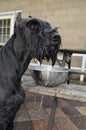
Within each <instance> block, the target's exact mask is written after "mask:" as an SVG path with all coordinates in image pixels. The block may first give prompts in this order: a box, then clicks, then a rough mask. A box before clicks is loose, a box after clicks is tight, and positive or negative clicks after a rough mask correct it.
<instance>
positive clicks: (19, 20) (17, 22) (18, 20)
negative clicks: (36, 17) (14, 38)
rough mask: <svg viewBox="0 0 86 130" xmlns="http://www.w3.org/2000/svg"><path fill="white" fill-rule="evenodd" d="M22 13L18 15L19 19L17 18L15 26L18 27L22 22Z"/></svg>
mask: <svg viewBox="0 0 86 130" xmlns="http://www.w3.org/2000/svg"><path fill="white" fill-rule="evenodd" d="M21 19H22V18H21V12H19V13H18V14H17V17H16V21H15V25H16V26H18V25H19V24H20V22H21Z"/></svg>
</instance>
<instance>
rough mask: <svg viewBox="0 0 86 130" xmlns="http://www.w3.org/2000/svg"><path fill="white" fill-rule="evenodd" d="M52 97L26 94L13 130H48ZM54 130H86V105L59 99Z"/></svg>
mask: <svg viewBox="0 0 86 130" xmlns="http://www.w3.org/2000/svg"><path fill="white" fill-rule="evenodd" d="M51 107H52V97H49V96H43V95H39V94H33V93H29V92H26V99H25V102H24V103H23V104H22V106H21V108H20V109H19V111H18V112H17V114H16V118H15V120H14V129H13V130H47V125H48V119H49V115H50V112H51ZM52 130H86V103H84V102H77V101H71V100H65V99H61V98H59V99H58V107H57V108H56V113H55V118H54V123H53V128H52Z"/></svg>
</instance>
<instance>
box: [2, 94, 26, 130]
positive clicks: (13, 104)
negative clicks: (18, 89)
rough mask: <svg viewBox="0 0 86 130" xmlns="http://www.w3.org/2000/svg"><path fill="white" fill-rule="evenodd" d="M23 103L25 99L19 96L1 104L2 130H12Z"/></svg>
mask: <svg viewBox="0 0 86 130" xmlns="http://www.w3.org/2000/svg"><path fill="white" fill-rule="evenodd" d="M23 102H24V97H23V96H21V95H18V94H15V95H13V96H12V97H10V98H7V99H4V100H2V101H1V102H0V130H10V129H9V128H10V125H11V126H12V122H13V119H14V117H15V114H16V112H17V111H18V109H19V107H20V105H21V104H22V103H23Z"/></svg>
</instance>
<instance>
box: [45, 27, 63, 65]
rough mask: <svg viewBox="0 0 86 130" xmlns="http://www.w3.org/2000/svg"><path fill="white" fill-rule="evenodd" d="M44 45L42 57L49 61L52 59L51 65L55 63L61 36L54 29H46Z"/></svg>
mask: <svg viewBox="0 0 86 130" xmlns="http://www.w3.org/2000/svg"><path fill="white" fill-rule="evenodd" d="M44 32H45V34H46V38H47V41H46V46H45V49H44V57H46V59H47V60H48V61H49V60H50V59H51V60H52V65H54V64H55V62H56V59H57V53H58V50H59V48H60V45H61V36H60V34H59V33H58V32H57V31H56V29H52V30H51V29H46V30H45V31H44Z"/></svg>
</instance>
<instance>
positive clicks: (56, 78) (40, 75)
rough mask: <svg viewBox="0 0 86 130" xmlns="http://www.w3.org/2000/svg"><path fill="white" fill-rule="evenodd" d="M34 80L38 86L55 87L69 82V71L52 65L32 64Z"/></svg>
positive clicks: (31, 69)
mask: <svg viewBox="0 0 86 130" xmlns="http://www.w3.org/2000/svg"><path fill="white" fill-rule="evenodd" d="M29 70H30V73H31V76H32V78H33V79H34V80H35V82H36V83H37V84H38V85H42V86H48V87H54V86H58V85H60V84H62V83H65V82H67V79H68V73H69V69H67V68H64V67H58V66H54V67H52V66H51V65H44V64H42V65H39V64H32V63H31V64H30V65H29Z"/></svg>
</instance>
